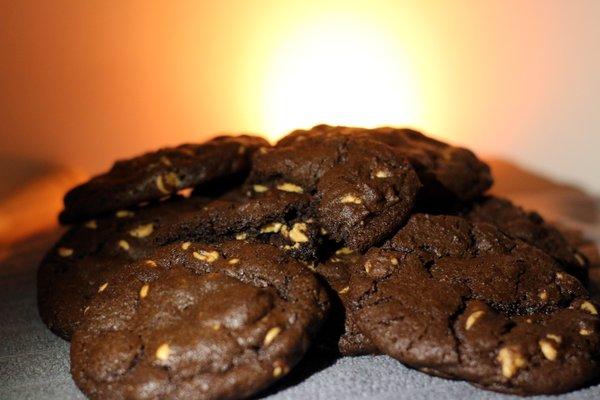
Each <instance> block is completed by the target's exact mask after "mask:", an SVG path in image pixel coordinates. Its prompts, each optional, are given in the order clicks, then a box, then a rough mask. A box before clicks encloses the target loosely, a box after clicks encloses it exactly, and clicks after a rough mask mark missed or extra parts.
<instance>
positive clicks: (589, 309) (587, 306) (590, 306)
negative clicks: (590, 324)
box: [579, 301, 598, 315]
mask: <svg viewBox="0 0 600 400" xmlns="http://www.w3.org/2000/svg"><path fill="white" fill-rule="evenodd" d="M579 308H581V309H582V310H583V311H587V312H589V313H590V314H592V315H598V310H596V307H595V306H594V305H593V304H592V303H590V302H589V301H584V302H583V303H581V306H579Z"/></svg>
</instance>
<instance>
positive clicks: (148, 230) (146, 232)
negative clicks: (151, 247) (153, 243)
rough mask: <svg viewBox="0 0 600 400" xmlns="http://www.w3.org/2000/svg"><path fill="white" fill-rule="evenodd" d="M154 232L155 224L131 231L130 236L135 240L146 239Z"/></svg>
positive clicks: (141, 226)
mask: <svg viewBox="0 0 600 400" xmlns="http://www.w3.org/2000/svg"><path fill="white" fill-rule="evenodd" d="M152 232H154V224H145V225H140V226H138V227H136V228H134V229H132V230H130V231H129V234H130V235H131V236H133V237H135V238H145V237H147V236H150V235H151V234H152Z"/></svg>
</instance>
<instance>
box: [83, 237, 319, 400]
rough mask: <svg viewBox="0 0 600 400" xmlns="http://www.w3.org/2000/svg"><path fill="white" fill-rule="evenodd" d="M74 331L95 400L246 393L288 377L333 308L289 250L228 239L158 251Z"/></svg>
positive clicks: (87, 388)
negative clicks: (329, 310)
mask: <svg viewBox="0 0 600 400" xmlns="http://www.w3.org/2000/svg"><path fill="white" fill-rule="evenodd" d="M101 288H103V289H102V291H100V292H99V293H98V294H97V295H96V297H95V298H94V300H93V301H92V302H91V304H90V307H89V309H88V311H87V313H86V318H85V322H84V324H83V325H82V326H81V327H80V328H79V329H78V330H77V331H76V332H75V334H74V336H73V342H72V347H71V365H72V367H71V371H72V374H73V377H74V379H75V382H76V383H77V385H78V386H79V388H80V389H81V390H82V391H83V392H84V393H85V394H86V395H87V396H89V397H90V398H92V399H106V398H111V399H150V398H151V399H166V398H177V399H240V398H246V397H249V396H251V395H253V394H255V393H257V392H259V391H260V390H262V389H265V388H266V387H268V386H269V385H270V384H272V383H273V382H275V381H277V380H278V379H280V378H281V377H283V376H285V375H286V374H287V373H288V372H289V371H290V369H292V368H293V367H294V365H295V364H296V363H297V362H298V361H299V360H300V358H301V357H302V356H303V354H304V353H305V351H306V350H307V348H308V346H309V343H310V341H311V339H312V338H313V337H314V335H315V334H316V332H317V330H318V328H319V326H320V324H321V322H322V321H323V319H324V317H325V314H326V312H327V309H328V300H327V295H326V293H325V291H324V289H323V288H322V287H321V286H320V285H319V283H318V282H317V280H316V279H315V277H314V276H313V275H312V274H311V273H310V272H309V271H307V270H306V269H305V268H304V267H303V266H302V265H301V264H299V263H298V262H297V261H294V260H293V259H291V258H289V257H288V256H287V255H286V254H285V253H284V252H282V251H280V250H278V249H276V248H275V247H273V246H269V245H264V244H248V243H243V242H240V241H230V242H225V243H223V244H218V245H205V244H199V243H189V242H188V243H184V244H177V245H171V246H167V247H164V248H161V249H159V250H157V251H156V253H154V254H153V255H151V256H150V257H149V258H148V259H147V260H144V261H141V262H138V263H136V264H133V265H131V266H130V267H128V268H127V269H125V270H123V271H122V274H121V275H120V276H115V277H113V279H112V280H110V281H107V282H105V283H104V284H103V285H102V286H101Z"/></svg>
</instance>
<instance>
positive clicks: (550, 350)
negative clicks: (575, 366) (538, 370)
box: [538, 339, 558, 361]
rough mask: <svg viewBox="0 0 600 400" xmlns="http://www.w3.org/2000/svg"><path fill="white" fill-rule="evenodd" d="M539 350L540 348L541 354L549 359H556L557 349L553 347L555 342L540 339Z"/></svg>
mask: <svg viewBox="0 0 600 400" xmlns="http://www.w3.org/2000/svg"><path fill="white" fill-rule="evenodd" d="M538 343H539V345H540V350H542V354H543V355H544V357H546V358H547V359H548V360H550V361H554V360H556V356H557V355H558V351H556V348H555V347H554V346H555V344H554V342H553V341H552V340H548V339H542V340H540V341H539V342H538Z"/></svg>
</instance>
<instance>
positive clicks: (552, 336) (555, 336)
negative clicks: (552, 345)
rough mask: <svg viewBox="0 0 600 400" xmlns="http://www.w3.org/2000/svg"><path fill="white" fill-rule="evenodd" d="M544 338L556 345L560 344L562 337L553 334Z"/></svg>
mask: <svg viewBox="0 0 600 400" xmlns="http://www.w3.org/2000/svg"><path fill="white" fill-rule="evenodd" d="M546 337H547V338H548V339H550V340H554V341H555V342H556V343H558V344H560V343H562V337H560V336H559V335H555V334H554V333H549V334H547V335H546Z"/></svg>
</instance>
